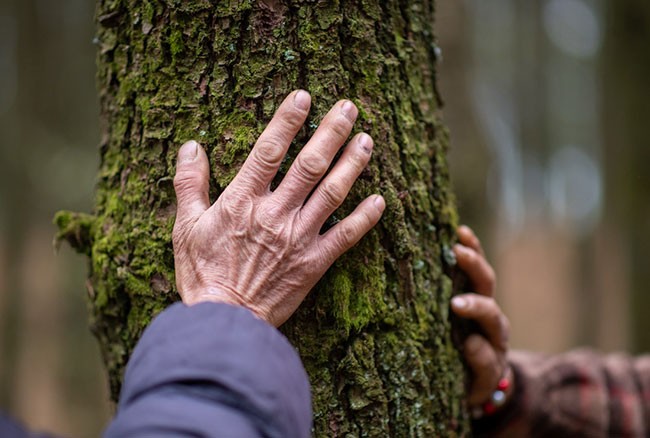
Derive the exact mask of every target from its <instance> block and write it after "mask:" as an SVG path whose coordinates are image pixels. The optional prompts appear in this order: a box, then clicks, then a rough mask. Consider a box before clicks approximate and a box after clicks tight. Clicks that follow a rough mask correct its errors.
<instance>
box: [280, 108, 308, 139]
mask: <svg viewBox="0 0 650 438" xmlns="http://www.w3.org/2000/svg"><path fill="white" fill-rule="evenodd" d="M280 123H281V125H280V129H282V130H283V131H287V132H292V133H293V132H295V131H297V130H299V129H300V128H301V127H302V125H303V123H304V113H302V112H300V111H299V110H297V109H292V110H289V111H287V112H285V113H283V114H282V117H281V118H280Z"/></svg>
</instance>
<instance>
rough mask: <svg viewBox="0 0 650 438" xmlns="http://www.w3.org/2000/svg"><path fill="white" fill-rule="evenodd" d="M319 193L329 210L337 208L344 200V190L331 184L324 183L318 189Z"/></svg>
mask: <svg viewBox="0 0 650 438" xmlns="http://www.w3.org/2000/svg"><path fill="white" fill-rule="evenodd" d="M319 193H320V196H321V198H323V200H324V202H325V204H326V205H327V206H328V207H330V208H336V207H338V206H339V205H341V203H343V200H344V199H345V192H344V190H343V189H342V188H341V187H340V186H339V185H338V184H336V183H333V182H324V183H323V184H322V185H321V188H320V189H319Z"/></svg>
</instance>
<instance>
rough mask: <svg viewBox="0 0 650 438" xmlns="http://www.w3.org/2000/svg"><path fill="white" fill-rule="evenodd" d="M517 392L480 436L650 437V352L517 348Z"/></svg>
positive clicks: (513, 359)
mask: <svg viewBox="0 0 650 438" xmlns="http://www.w3.org/2000/svg"><path fill="white" fill-rule="evenodd" d="M509 361H510V363H511V365H512V368H513V371H514V374H515V392H514V394H513V396H512V398H511V400H510V401H509V402H508V404H507V406H505V407H504V408H503V409H501V410H500V411H499V412H498V413H497V414H495V415H492V416H489V417H485V418H483V419H481V420H478V421H476V422H475V423H474V432H475V436H478V437H487V436H490V437H647V436H650V355H646V356H640V357H637V358H632V357H629V356H626V355H622V354H613V355H599V354H597V353H595V352H593V351H589V350H576V351H572V352H569V353H566V354H562V355H555V356H546V355H540V354H534V353H525V352H512V353H511V354H510V356H509Z"/></svg>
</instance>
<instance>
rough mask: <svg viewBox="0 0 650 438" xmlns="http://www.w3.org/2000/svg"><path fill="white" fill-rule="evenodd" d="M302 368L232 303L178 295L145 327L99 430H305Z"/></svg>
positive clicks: (203, 433) (276, 335)
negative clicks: (191, 300) (187, 301)
mask: <svg viewBox="0 0 650 438" xmlns="http://www.w3.org/2000/svg"><path fill="white" fill-rule="evenodd" d="M311 417H312V412H311V396H310V391H309V382H308V379H307V374H306V373H305V370H304V368H303V366H302V363H301V361H300V358H299V357H298V354H297V353H296V351H295V350H294V348H293V347H292V346H291V345H290V344H289V342H288V341H287V339H286V338H285V337H284V336H282V334H281V333H280V332H279V331H277V330H276V329H275V328H274V327H272V326H270V325H269V324H267V323H265V322H263V321H261V320H259V319H257V318H256V317H254V316H253V314H252V313H251V312H250V311H248V310H246V309H244V308H240V307H235V306H230V305H227V304H216V303H202V304H198V305H195V306H191V307H187V306H185V305H183V304H181V303H177V304H174V305H173V306H170V307H169V308H168V309H167V310H165V311H164V312H162V313H161V314H160V315H159V316H158V317H157V318H156V319H155V320H154V321H153V322H152V323H151V325H150V326H149V327H148V328H147V329H146V330H145V332H144V334H143V335H142V338H141V339H140V341H139V342H138V345H137V346H136V348H135V350H134V352H133V355H132V356H131V359H130V361H129V364H128V366H127V370H126V373H125V376H124V384H123V386H122V393H121V395H120V401H119V405H118V411H117V414H116V416H115V418H114V419H113V421H112V423H111V424H110V425H109V427H108V429H107V430H106V432H105V436H106V437H124V436H129V437H138V436H141V437H144V436H163V437H164V436H194V437H242V438H246V437H308V436H310V433H311Z"/></svg>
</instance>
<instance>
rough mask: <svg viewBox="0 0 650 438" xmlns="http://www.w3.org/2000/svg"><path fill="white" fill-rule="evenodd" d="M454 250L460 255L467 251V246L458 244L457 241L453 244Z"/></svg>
mask: <svg viewBox="0 0 650 438" xmlns="http://www.w3.org/2000/svg"><path fill="white" fill-rule="evenodd" d="M454 251H456V252H457V253H459V254H461V255H465V254H467V253H468V251H467V248H466V247H465V246H463V245H461V244H459V243H457V244H455V245H454Z"/></svg>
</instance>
